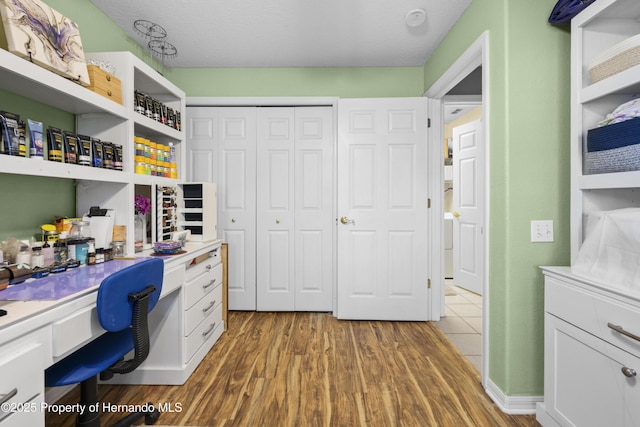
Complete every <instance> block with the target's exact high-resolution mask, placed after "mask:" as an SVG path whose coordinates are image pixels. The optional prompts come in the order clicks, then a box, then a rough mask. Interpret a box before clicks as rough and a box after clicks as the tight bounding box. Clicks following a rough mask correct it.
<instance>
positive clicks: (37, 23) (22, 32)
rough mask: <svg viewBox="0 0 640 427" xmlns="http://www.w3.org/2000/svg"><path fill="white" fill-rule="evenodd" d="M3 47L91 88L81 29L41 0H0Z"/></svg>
mask: <svg viewBox="0 0 640 427" xmlns="http://www.w3.org/2000/svg"><path fill="white" fill-rule="evenodd" d="M0 16H1V17H2V26H3V31H0V46H1V47H3V48H5V49H6V50H8V51H9V52H11V53H14V54H16V55H18V56H21V57H23V58H26V59H28V60H30V61H31V62H33V63H34V64H37V65H39V66H41V67H43V68H46V69H48V70H51V71H53V72H55V73H58V74H60V75H62V76H64V77H67V78H69V79H72V80H75V81H77V82H79V83H81V84H83V85H85V86H87V85H89V83H90V81H89V74H88V72H87V64H86V63H85V58H84V50H83V48H82V41H81V40H80V30H79V29H78V26H77V25H76V23H75V22H73V21H71V20H70V19H69V18H66V17H64V16H62V15H61V14H60V13H58V12H57V11H55V10H54V9H52V8H51V7H50V6H48V5H46V4H44V3H42V2H41V1H40V0H0Z"/></svg>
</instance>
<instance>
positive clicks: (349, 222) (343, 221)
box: [340, 216, 353, 224]
mask: <svg viewBox="0 0 640 427" xmlns="http://www.w3.org/2000/svg"><path fill="white" fill-rule="evenodd" d="M340 222H341V223H343V224H353V220H352V219H349V218H347V217H346V216H343V217H341V218H340Z"/></svg>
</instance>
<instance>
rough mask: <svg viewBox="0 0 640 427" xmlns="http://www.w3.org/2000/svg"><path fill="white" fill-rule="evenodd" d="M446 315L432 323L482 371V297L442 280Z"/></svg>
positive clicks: (450, 281)
mask: <svg viewBox="0 0 640 427" xmlns="http://www.w3.org/2000/svg"><path fill="white" fill-rule="evenodd" d="M444 300H445V315H446V317H443V318H441V319H440V321H439V322H435V324H436V325H437V326H438V328H440V330H442V332H444V333H445V335H446V336H447V337H448V338H449V340H450V341H451V342H452V343H453V344H454V345H455V346H456V347H457V348H458V350H460V352H461V353H462V354H463V355H464V356H465V357H466V358H467V359H468V360H469V361H470V362H471V364H473V366H475V367H476V369H477V370H478V372H482V369H481V367H482V296H480V295H477V294H474V293H473V292H470V291H468V290H466V289H464V288H461V287H459V286H456V285H454V284H453V281H452V280H449V279H447V280H445V297H444Z"/></svg>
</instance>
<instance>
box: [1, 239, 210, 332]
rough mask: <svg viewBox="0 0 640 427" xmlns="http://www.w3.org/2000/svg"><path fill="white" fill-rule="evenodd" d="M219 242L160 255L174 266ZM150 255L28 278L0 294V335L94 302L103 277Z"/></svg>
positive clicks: (197, 244) (149, 253) (148, 253)
mask: <svg viewBox="0 0 640 427" xmlns="http://www.w3.org/2000/svg"><path fill="white" fill-rule="evenodd" d="M220 243H222V241H221V240H216V241H211V242H205V243H199V242H187V244H186V245H185V252H184V253H181V254H180V255H175V256H163V257H162V259H163V260H164V261H165V264H167V265H168V264H171V265H176V264H179V263H181V262H184V261H186V260H188V259H190V258H192V257H194V256H198V255H200V254H202V253H204V252H206V251H208V250H211V248H212V247H215V246H219V245H220ZM152 253H153V251H152V250H148V251H143V252H139V253H136V256H135V257H134V258H131V259H126V260H124V259H123V260H113V261H109V262H106V263H104V264H97V265H93V266H81V267H77V268H75V269H71V270H67V271H65V272H63V273H58V274H51V275H49V276H48V277H44V278H41V279H28V280H27V281H26V282H24V283H22V284H19V285H15V286H11V287H9V288H7V289H5V290H4V291H0V308H2V309H4V310H6V311H7V315H5V316H2V317H0V332H1V331H2V330H3V329H4V328H5V327H8V326H9V325H12V324H14V323H16V322H19V321H22V320H25V319H27V318H29V317H32V316H34V315H36V314H39V313H41V312H44V311H46V310H51V309H53V308H55V307H56V306H59V305H62V304H65V303H70V302H73V301H74V300H78V303H80V300H84V299H85V298H93V300H94V303H95V296H93V295H90V294H92V293H95V291H96V290H97V289H98V286H99V285H100V282H101V281H102V279H103V278H104V277H106V276H108V275H109V274H111V273H114V272H116V271H118V270H120V269H122V268H124V267H126V266H128V265H132V264H135V263H136V262H140V261H142V260H144V259H146V258H148V257H149V256H151V254H152ZM165 268H166V267H165Z"/></svg>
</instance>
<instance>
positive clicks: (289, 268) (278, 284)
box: [256, 107, 295, 311]
mask: <svg viewBox="0 0 640 427" xmlns="http://www.w3.org/2000/svg"><path fill="white" fill-rule="evenodd" d="M257 114H258V142H257V150H256V151H257V155H258V166H257V174H258V182H257V192H258V194H257V201H258V203H257V251H258V257H257V308H258V310H263V311H293V310H294V308H295V306H294V302H295V294H294V261H293V260H294V258H293V245H294V191H293V185H294V155H295V152H294V142H295V139H294V137H295V135H294V109H293V108H292V107H283V108H258V113H257Z"/></svg>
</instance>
